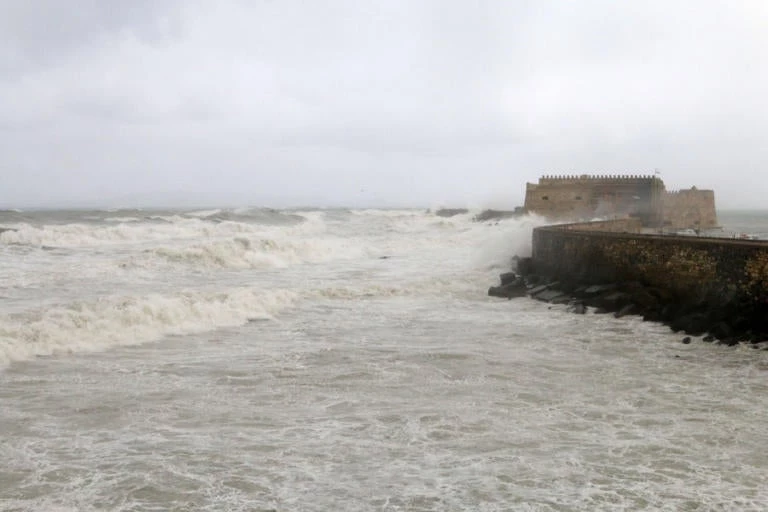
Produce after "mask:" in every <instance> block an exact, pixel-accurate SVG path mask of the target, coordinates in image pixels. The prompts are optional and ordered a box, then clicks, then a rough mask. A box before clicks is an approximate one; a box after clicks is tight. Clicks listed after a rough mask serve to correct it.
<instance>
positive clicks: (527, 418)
mask: <svg viewBox="0 0 768 512" xmlns="http://www.w3.org/2000/svg"><path fill="white" fill-rule="evenodd" d="M538 222H539V221H538V220H537V219H531V218H524V219H515V220H505V221H502V222H498V223H494V222H491V223H475V222H472V221H471V214H468V215H461V216H456V217H453V218H448V219H446V218H440V217H437V216H434V215H432V214H429V213H425V212H423V211H410V210H405V211H377V210H367V211H355V212H350V211H344V210H329V211H289V212H278V211H274V210H263V209H245V208H244V209H239V210H225V209H215V210H200V211H195V212H168V211H156V212H146V211H141V210H130V211H111V212H31V213H29V212H4V213H2V214H0V226H3V227H7V228H13V229H14V230H13V231H6V232H3V233H0V263H2V265H0V305H2V309H0V432H1V433H2V437H3V442H2V443H0V510H8V511H11V510H14V511H16V510H18V511H32V510H34V511H37V510H55V511H75V510H77V511H80V510H82V511H90V510H93V511H95V510H120V511H140V510H141V511H144V510H158V511H160V510H163V511H165V510H243V511H245V510H248V511H258V510H280V511H283V510H286V511H288V510H290V511H301V510H307V511H326V510H350V511H353V510H354V511H359V510H381V511H389V510H422V511H432V510H434V511H438V510H440V511H443V510H487V511H496V510H691V511H693V510H697V511H698V510H764V509H766V508H767V507H768V487H767V486H766V485H765V484H764V482H765V481H766V480H768V457H766V456H765V455H764V451H765V449H764V446H766V444H768V434H766V433H765V424H766V422H767V421H768V384H767V382H768V380H767V379H766V378H767V377H768V357H766V354H768V352H765V351H759V350H752V349H750V348H747V347H735V348H727V347H721V346H717V345H711V344H706V343H703V342H701V341H699V340H695V341H694V343H692V344H690V345H683V344H681V343H680V336H679V335H674V334H672V333H670V332H669V330H668V329H667V328H665V327H663V326H659V325H655V324H647V323H643V322H641V321H640V320H639V319H636V318H623V319H615V318H613V317H611V316H605V315H594V314H588V315H574V314H570V313H567V312H566V311H565V308H564V307H562V306H552V307H550V306H548V305H546V304H542V303H537V302H533V301H530V300H528V299H515V300H512V301H499V300H495V299H490V298H488V297H487V296H486V295H485V293H486V290H487V287H488V286H489V285H491V284H493V283H494V282H495V281H496V279H497V275H498V273H499V272H501V271H503V270H506V269H507V268H508V266H509V258H510V257H511V256H512V255H513V254H515V253H520V254H523V253H525V252H526V251H528V250H530V248H529V244H530V231H531V229H532V227H533V226H535V225H537V224H538Z"/></svg>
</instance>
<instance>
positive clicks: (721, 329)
mask: <svg viewBox="0 0 768 512" xmlns="http://www.w3.org/2000/svg"><path fill="white" fill-rule="evenodd" d="M709 334H711V335H712V336H714V337H715V338H717V339H719V340H724V339H727V338H731V337H733V329H731V326H729V325H728V324H727V323H725V322H718V323H716V324H715V325H714V326H712V328H711V329H710V330H709Z"/></svg>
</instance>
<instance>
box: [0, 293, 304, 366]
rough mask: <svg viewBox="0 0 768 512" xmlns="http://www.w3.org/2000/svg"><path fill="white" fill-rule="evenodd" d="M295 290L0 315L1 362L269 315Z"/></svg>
mask: <svg viewBox="0 0 768 512" xmlns="http://www.w3.org/2000/svg"><path fill="white" fill-rule="evenodd" d="M296 299H297V295H296V294H295V293H293V292H290V291H286V290H271V291H260V290H256V289H252V288H241V289H232V290H227V291H222V292H198V291H195V292H180V293H176V294H172V295H145V296H122V297H117V296H115V297H105V298H102V299H99V300H96V301H92V302H78V303H72V304H66V305H60V306H56V307H50V308H45V309H40V310H36V311H31V312H25V313H19V314H15V315H2V316H0V364H3V365H5V364H8V363H10V362H13V361H23V360H27V359H30V358H33V357H36V356H46V355H54V354H62V353H71V352H86V351H98V350H104V349H107V348H110V347H114V346H120V345H138V344H142V343H146V342H150V341H156V340H159V339H161V338H163V337H165V336H169V335H178V334H190V333H196V332H206V331H210V330H213V329H217V328H224V327H234V326H238V325H243V324H245V323H247V322H249V321H252V320H260V319H265V320H266V319H272V318H273V317H274V315H276V314H277V313H279V312H280V311H282V310H284V309H285V308H287V307H290V306H292V305H293V304H294V302H295V301H296Z"/></svg>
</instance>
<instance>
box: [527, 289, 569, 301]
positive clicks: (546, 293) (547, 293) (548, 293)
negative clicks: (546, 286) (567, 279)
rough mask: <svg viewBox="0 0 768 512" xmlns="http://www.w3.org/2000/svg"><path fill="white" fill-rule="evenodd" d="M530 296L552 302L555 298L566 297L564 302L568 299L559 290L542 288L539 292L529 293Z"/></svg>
mask: <svg viewBox="0 0 768 512" xmlns="http://www.w3.org/2000/svg"><path fill="white" fill-rule="evenodd" d="M531 296H532V297H533V298H534V299H536V300H542V301H544V302H554V301H555V300H557V299H562V298H564V299H566V302H567V301H568V297H567V296H566V295H565V294H564V293H563V292H561V291H559V290H542V291H540V292H539V293H536V294H531Z"/></svg>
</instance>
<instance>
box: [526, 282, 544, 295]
mask: <svg viewBox="0 0 768 512" xmlns="http://www.w3.org/2000/svg"><path fill="white" fill-rule="evenodd" d="M546 290H549V285H548V284H542V285H539V286H534V287H533V288H531V289H530V290H528V293H530V294H531V296H532V297H535V296H536V295H538V294H540V293H541V292H543V291H546Z"/></svg>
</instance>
